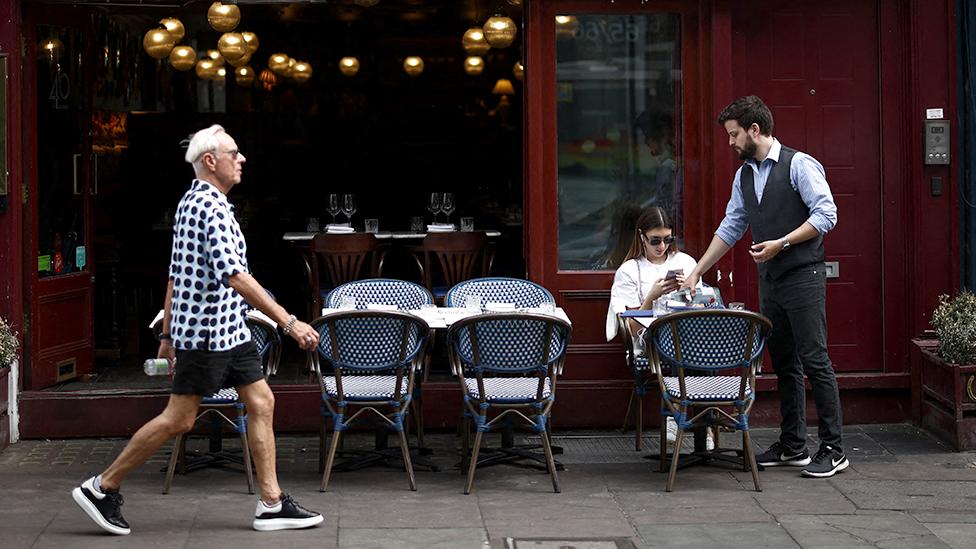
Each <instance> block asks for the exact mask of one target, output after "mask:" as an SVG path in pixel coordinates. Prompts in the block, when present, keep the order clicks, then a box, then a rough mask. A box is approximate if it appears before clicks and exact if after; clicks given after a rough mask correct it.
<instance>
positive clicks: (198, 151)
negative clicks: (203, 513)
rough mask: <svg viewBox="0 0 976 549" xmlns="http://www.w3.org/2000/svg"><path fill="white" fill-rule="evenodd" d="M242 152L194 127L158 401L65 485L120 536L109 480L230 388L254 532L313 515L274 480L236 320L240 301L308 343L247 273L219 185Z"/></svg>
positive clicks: (245, 343)
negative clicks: (251, 483)
mask: <svg viewBox="0 0 976 549" xmlns="http://www.w3.org/2000/svg"><path fill="white" fill-rule="evenodd" d="M245 160H246V159H245V158H244V155H243V154H241V151H240V150H239V149H238V148H237V144H236V143H235V142H234V139H233V138H232V137H231V136H230V135H229V134H228V133H227V132H226V131H224V128H222V127H221V126H218V125H214V126H211V127H209V128H206V129H204V130H201V131H199V132H197V133H196V134H195V135H194V136H193V138H192V139H191V140H190V145H189V147H188V149H187V151H186V161H187V162H188V163H190V164H192V165H193V170H194V172H195V173H196V179H194V180H193V183H192V184H191V186H190V189H189V190H188V191H187V192H186V194H184V195H183V198H182V200H180V203H179V206H178V208H177V211H176V223H175V225H174V227H173V249H172V256H171V259H170V267H169V283H168V284H167V287H166V302H165V307H164V316H163V333H162V334H161V335H160V336H159V340H160V342H159V352H158V356H159V358H167V359H170V361H171V364H174V362H173V361H175V374H174V377H173V387H172V390H171V393H172V394H170V398H169V402H168V403H167V405H166V409H164V410H163V412H162V413H161V414H159V415H158V416H156V417H155V418H153V419H152V420H150V421H149V423H146V424H145V425H143V426H142V428H140V429H139V430H138V431H137V432H136V434H135V435H133V437H132V440H130V441H129V443H128V444H127V445H126V447H125V449H124V450H122V453H121V454H119V456H118V457H117V458H116V459H115V461H114V462H113V463H112V464H111V465H110V466H109V467H108V468H107V469H105V471H103V472H102V474H100V475H97V476H94V477H92V478H90V479H88V480H86V481H85V482H83V483H82V484H81V486H79V487H77V488H75V489H74V490H73V491H72V493H71V496H72V498H73V499H74V501H75V503H77V504H78V506H79V507H81V508H82V509H83V510H84V511H85V513H87V514H88V516H89V517H91V519H92V520H93V521H94V522H95V524H97V525H98V526H100V527H101V528H102V529H104V530H105V531H107V532H111V533H113V534H118V535H127V534H129V532H130V528H129V524H128V523H127V522H126V520H125V519H124V518H123V517H122V513H121V506H122V495H121V494H120V493H119V486H120V485H121V484H122V481H123V479H125V477H126V476H127V475H128V474H129V473H130V472H132V471H133V470H134V469H135V468H136V467H138V466H139V465H141V464H142V463H143V462H145V461H146V460H147V459H148V458H149V457H150V456H152V455H153V454H154V453H156V451H157V450H158V449H159V447H160V446H161V445H162V444H163V443H165V442H166V441H167V440H170V439H172V438H173V437H174V436H176V435H177V434H178V433H184V432H186V431H189V430H190V429H191V428H192V427H193V423H194V421H195V419H196V414H197V408H198V407H199V405H200V402H201V400H203V398H204V397H205V396H209V395H211V394H213V393H215V392H217V391H218V390H219V389H221V388H224V387H235V388H236V389H237V391H238V394H239V395H240V398H241V400H243V401H244V404H245V405H246V406H247V411H248V444H249V445H250V447H251V453H252V455H253V458H254V464H255V467H256V468H257V479H258V486H259V490H260V498H259V499H258V502H257V509H256V511H255V513H254V515H255V516H254V520H253V523H252V526H253V528H254V529H255V530H262V531H267V530H283V529H291V528H307V527H310V526H315V525H316V524H319V523H321V522H322V520H323V517H322V515H321V514H319V513H315V512H313V511H309V510H307V509H305V508H303V507H302V506H300V505H299V504H298V503H297V502H295V500H294V499H292V497H291V496H289V495H287V494H283V493H282V492H281V488H280V487H279V486H278V475H277V472H276V470H275V439H274V431H273V430H272V420H273V418H274V394H273V393H272V392H271V388H270V387H269V386H268V384H267V382H266V381H265V380H264V375H263V372H262V369H261V358H260V356H259V355H258V351H257V347H256V346H255V344H254V342H253V341H251V334H250V330H248V328H247V326H246V325H245V323H244V319H245V316H246V311H247V306H248V305H251V306H253V307H256V308H257V309H259V310H260V311H261V312H263V313H265V314H267V315H268V316H269V317H271V318H272V319H273V320H274V321H275V322H277V323H278V325H279V326H283V327H284V330H283V331H284V333H285V334H286V335H290V336H291V337H292V338H294V339H295V340H296V341H297V342H298V344H299V346H300V347H301V348H303V349H313V348H315V346H316V345H317V344H318V339H319V338H318V333H317V332H316V331H315V330H314V329H312V327H311V326H309V325H308V324H306V323H304V322H301V321H299V320H297V319H296V318H295V316H294V315H289V314H288V313H287V312H286V311H285V309H284V308H282V307H281V306H280V305H278V304H277V303H275V302H274V300H272V299H271V298H270V297H268V294H267V292H265V290H264V288H263V287H262V286H261V285H260V284H259V283H258V281H257V280H256V279H255V278H254V277H252V276H251V275H250V274H249V273H248V269H247V257H246V256H247V244H246V243H245V242H244V236H243V235H242V234H241V230H240V227H239V226H238V224H237V219H236V218H235V217H234V208H233V206H231V204H230V203H229V202H228V201H227V193H229V192H230V190H231V189H232V188H234V186H235V185H237V184H239V183H240V182H241V168H242V166H243V165H244V162H245Z"/></svg>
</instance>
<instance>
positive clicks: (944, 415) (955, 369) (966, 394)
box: [912, 340, 976, 450]
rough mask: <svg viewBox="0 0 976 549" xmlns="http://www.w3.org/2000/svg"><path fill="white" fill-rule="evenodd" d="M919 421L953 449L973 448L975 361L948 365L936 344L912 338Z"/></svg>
mask: <svg viewBox="0 0 976 549" xmlns="http://www.w3.org/2000/svg"><path fill="white" fill-rule="evenodd" d="M912 343H913V348H912V367H913V369H914V370H915V371H916V372H917V376H918V377H917V379H918V384H919V391H918V393H917V394H916V395H915V399H916V401H917V403H918V411H919V413H918V423H919V425H920V426H921V427H923V428H925V429H927V430H929V431H931V432H932V433H933V434H935V435H936V436H938V437H939V438H941V439H943V440H945V441H946V442H948V443H949V444H951V445H952V446H953V447H954V448H955V449H956V450H976V364H961V365H960V364H949V363H947V362H946V361H944V360H942V359H941V358H940V357H939V356H938V355H937V354H936V351H937V350H938V343H937V342H936V343H935V344H933V343H932V340H912Z"/></svg>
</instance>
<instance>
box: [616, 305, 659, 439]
mask: <svg viewBox="0 0 976 549" xmlns="http://www.w3.org/2000/svg"><path fill="white" fill-rule="evenodd" d="M617 333H618V334H620V337H621V338H623V340H624V341H623V344H624V350H625V352H626V355H625V357H626V360H627V368H628V369H629V370H630V373H631V375H633V376H634V385H633V387H632V388H631V391H630V400H629V401H627V412H626V413H625V414H624V425H623V427H622V428H621V429H620V430H621V431H622V432H624V433H626V432H627V426H628V424H629V423H630V419H631V418H633V419H634V450H636V451H638V452H640V451H641V449H642V448H643V436H644V432H643V429H644V397H645V396H647V393H648V391H651V390H653V389H655V388H657V377H656V376H655V375H654V371H653V370H652V369H651V368H650V365H649V364H648V360H647V356H645V354H644V342H643V341H641V340H639V339H637V338H635V337H634V335H635V334H634V332H633V330H632V329H631V326H630V323H629V322H627V319H626V318H623V317H621V316H619V315H618V316H617ZM666 410H667V409H666V408H664V407H663V405H662V407H661V437H662V440H663V439H664V438H666V437H667V416H668V413H667V411H666Z"/></svg>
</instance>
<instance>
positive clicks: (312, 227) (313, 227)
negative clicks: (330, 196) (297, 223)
mask: <svg viewBox="0 0 976 549" xmlns="http://www.w3.org/2000/svg"><path fill="white" fill-rule="evenodd" d="M305 230H306V231H308V232H310V233H317V232H319V218H317V217H310V218H308V222H307V223H306V224H305Z"/></svg>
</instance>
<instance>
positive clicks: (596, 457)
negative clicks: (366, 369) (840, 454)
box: [0, 424, 976, 549]
mask: <svg viewBox="0 0 976 549" xmlns="http://www.w3.org/2000/svg"><path fill="white" fill-rule="evenodd" d="M814 431H815V429H814ZM645 434H647V435H651V436H647V437H646V439H647V444H646V445H645V451H644V452H635V451H634V449H633V436H632V435H631V436H627V435H621V434H620V433H619V432H591V431H586V432H564V433H557V434H556V436H555V437H554V443H555V444H556V445H559V446H562V448H563V450H564V453H563V454H562V455H561V456H557V458H558V459H559V460H560V461H561V462H562V463H563V464H564V465H565V467H566V470H565V471H562V472H561V473H560V482H561V485H562V493H560V494H555V493H553V492H552V485H551V484H550V482H549V478H548V475H546V473H545V472H544V471H537V470H534V469H529V468H522V467H513V466H508V465H499V466H493V467H486V468H483V469H479V470H478V473H477V476H476V478H475V487H474V493H473V494H471V495H468V496H465V495H464V494H463V493H462V489H463V482H464V481H463V478H464V477H463V476H462V475H461V474H459V472H458V470H457V469H455V468H453V466H454V464H455V462H456V461H457V458H456V456H457V454H456V453H454V446H455V444H456V442H455V439H454V436H453V434H431V435H428V439H429V445H430V446H432V447H433V448H434V450H435V453H434V456H433V457H434V459H435V461H437V462H438V463H440V464H441V465H443V468H442V470H441V471H440V472H425V471H423V470H421V469H419V468H418V470H417V486H418V490H417V491H416V492H411V491H409V490H408V488H407V479H406V475H405V474H404V473H403V471H402V470H399V471H397V470H394V469H389V468H383V467H374V468H369V469H365V470H362V471H358V472H349V473H336V474H334V475H333V478H332V483H331V485H330V487H329V492H326V493H320V492H319V491H318V484H319V479H320V476H319V474H318V473H317V467H316V463H317V455H318V450H317V448H318V441H317V439H316V438H314V437H308V436H281V437H279V439H278V468H279V477H280V479H281V484H282V486H283V488H284V489H285V491H288V492H290V493H291V494H292V495H294V496H295V498H296V499H297V500H298V502H299V503H301V504H302V505H304V506H305V507H308V508H310V509H314V510H317V511H319V512H322V513H323V514H324V515H325V517H326V521H325V523H324V524H323V525H321V526H320V527H317V528H314V529H311V530H299V531H284V532H269V533H261V532H255V531H253V530H251V526H250V524H251V517H252V514H253V512H254V506H255V502H256V496H250V495H248V494H247V492H246V483H245V480H244V476H243V475H242V474H241V473H240V472H239V471H235V470H233V469H216V468H212V469H207V470H202V471H196V472H193V473H190V474H188V475H186V476H180V475H178V476H177V477H176V479H175V480H174V483H173V489H172V491H171V493H170V494H169V495H165V496H164V495H161V494H160V489H161V488H162V484H163V473H161V472H160V469H161V468H162V467H164V466H165V463H166V458H167V453H168V451H169V448H168V446H169V445H167V447H165V448H164V449H163V450H162V451H160V452H159V453H158V454H157V455H156V456H154V457H153V458H152V459H151V460H150V462H149V463H147V464H146V465H144V466H143V467H141V468H140V469H138V470H137V471H136V472H135V473H134V474H133V475H132V476H131V477H130V478H129V479H128V480H127V481H126V483H125V484H124V486H123V489H122V493H123V494H124V496H125V506H124V507H123V508H122V510H123V513H124V516H125V517H126V519H127V520H128V521H129V523H130V524H131V526H132V534H131V535H130V536H124V537H115V536H111V535H108V534H103V533H102V531H101V530H100V529H99V528H98V527H97V526H95V525H94V523H92V522H91V521H90V520H89V519H88V517H87V516H86V515H84V513H83V512H82V511H81V510H80V509H79V508H78V507H76V505H75V504H74V502H73V501H72V500H71V496H70V494H69V492H70V491H71V489H72V488H73V487H74V486H76V485H77V484H78V483H80V482H81V481H82V480H84V479H85V478H87V477H88V476H90V475H91V474H94V473H97V472H99V471H100V470H101V469H102V468H103V467H104V466H105V465H106V464H108V463H109V462H110V460H111V459H112V458H114V457H115V455H116V454H117V453H118V452H119V450H121V448H122V446H123V445H124V444H125V442H126V441H125V440H121V439H101V440H91V439H89V440H58V441H48V440H28V441H21V442H20V443H18V444H15V445H13V446H10V447H9V448H7V449H6V450H4V451H3V452H2V453H0V486H2V487H3V490H4V495H5V497H4V501H5V504H4V505H3V506H2V508H0V547H4V548H7V547H11V548H19V547H39V548H40V547H57V548H65V547H70V548H86V547H99V548H102V547H121V546H133V545H135V544H139V546H140V547H167V548H168V547H187V548H190V547H192V548H197V547H231V546H232V547H235V548H238V549H247V548H251V547H291V546H298V545H301V546H302V547H309V548H312V547H355V548H360V547H364V548H369V547H382V548H384V549H385V548H390V547H423V548H429V547H443V548H451V549H454V548H462V549H463V548H472V549H476V548H484V549H495V548H497V549H503V548H505V549H508V548H517V549H525V548H536V549H544V548H553V549H556V548H568V547H574V548H578V549H603V548H607V549H622V548H630V547H674V548H684V547H688V548H698V547H709V548H718V547H749V548H761V547H770V548H785V547H805V548H809V547H838V548H840V547H843V548H855V547H882V548H901V547H925V548H932V549H934V548H942V547H953V548H957V549H962V548H976V453H972V452H969V453H956V452H953V451H951V450H949V449H948V448H947V447H946V446H945V445H943V444H941V443H940V442H938V441H936V440H935V439H934V438H932V437H931V436H929V435H928V434H926V433H924V432H921V431H919V430H918V429H916V428H915V427H913V426H910V425H901V424H899V425H865V426H855V427H848V428H846V429H845V437H846V438H845V443H846V445H847V450H848V456H849V457H850V459H851V467H850V468H849V469H848V470H847V471H845V472H843V473H840V474H838V475H836V476H835V477H833V478H830V479H809V478H803V477H801V476H800V475H799V470H798V469H796V468H769V469H766V470H765V471H762V472H761V473H760V478H761V480H762V483H763V489H764V490H763V492H755V491H754V490H753V485H752V479H751V476H750V474H749V473H748V472H743V471H741V470H731V469H728V468H725V467H721V466H695V467H690V468H687V469H683V470H681V471H679V472H678V477H677V480H676V482H675V491H674V492H672V493H667V492H665V491H664V484H665V480H666V476H665V475H664V474H661V473H658V472H657V461H649V460H647V459H644V458H643V456H644V455H646V454H647V453H650V452H655V451H656V449H657V444H656V442H655V441H654V440H653V439H654V437H655V436H656V432H655V433H645ZM776 436H777V432H776V431H775V430H773V429H755V430H753V437H754V439H755V440H756V444H757V445H759V446H760V447H761V448H765V447H766V446H767V445H768V444H770V443H772V442H773V441H775V439H776ZM739 440H741V439H740V438H739V437H737V436H734V435H733V434H723V438H722V442H723V443H724V445H728V446H734V445H735V442H736V441H739ZM371 442H372V439H371V436H370V435H368V434H365V433H364V434H353V435H352V436H351V437H350V440H349V444H348V445H347V447H355V446H357V445H366V444H371ZM489 443H490V444H497V443H498V442H497V439H496V438H494V437H492V438H490V439H489ZM225 444H226V445H227V446H228V447H232V446H235V445H236V443H235V441H234V440H233V438H228V439H227V441H226V443H225ZM205 445H206V443H205V441H203V440H196V439H195V440H193V441H191V444H190V448H191V449H193V448H198V449H201V450H203V449H205ZM809 448H810V450H811V452H813V451H815V450H816V443H815V442H814V441H813V440H812V439H811V442H810V446H809Z"/></svg>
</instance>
